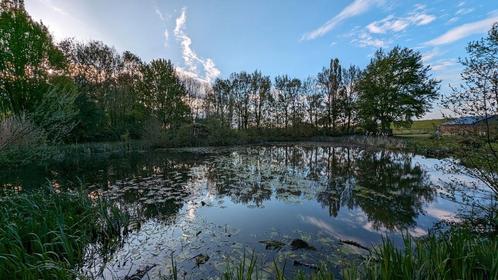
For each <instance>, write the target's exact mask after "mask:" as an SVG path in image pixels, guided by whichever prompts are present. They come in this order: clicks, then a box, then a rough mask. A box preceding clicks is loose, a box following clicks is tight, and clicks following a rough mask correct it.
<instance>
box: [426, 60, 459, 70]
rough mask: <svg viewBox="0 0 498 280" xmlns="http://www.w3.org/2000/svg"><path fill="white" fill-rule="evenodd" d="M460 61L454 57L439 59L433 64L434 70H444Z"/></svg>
mask: <svg viewBox="0 0 498 280" xmlns="http://www.w3.org/2000/svg"><path fill="white" fill-rule="evenodd" d="M457 63H458V61H457V60H456V59H454V58H450V59H442V60H439V61H437V62H436V63H435V64H433V65H432V67H431V68H432V70H433V71H434V72H443V71H445V70H448V69H449V68H451V67H453V66H455V65H457Z"/></svg>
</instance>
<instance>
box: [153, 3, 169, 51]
mask: <svg viewBox="0 0 498 280" xmlns="http://www.w3.org/2000/svg"><path fill="white" fill-rule="evenodd" d="M154 12H155V13H156V14H157V16H158V17H159V19H160V20H161V21H162V22H164V23H166V17H165V16H164V14H163V13H162V12H161V10H159V8H158V7H157V6H154ZM163 37H164V47H165V48H167V47H168V45H169V32H168V29H166V28H165V29H164V32H163Z"/></svg>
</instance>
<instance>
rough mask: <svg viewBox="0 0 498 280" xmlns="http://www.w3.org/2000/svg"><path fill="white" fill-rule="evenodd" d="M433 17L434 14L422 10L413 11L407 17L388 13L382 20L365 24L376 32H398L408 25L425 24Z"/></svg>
mask: <svg viewBox="0 0 498 280" xmlns="http://www.w3.org/2000/svg"><path fill="white" fill-rule="evenodd" d="M435 19H436V17H435V16H433V15H430V14H426V13H423V12H420V13H414V14H411V15H409V16H407V17H395V16H393V15H390V16H388V17H386V18H384V19H382V20H379V21H374V22H372V23H370V24H369V25H367V29H368V31H369V32H371V33H376V34H384V33H387V32H400V31H403V30H405V29H407V28H408V27H409V26H410V25H416V26H421V25H427V24H429V23H431V22H433V21H434V20H435Z"/></svg>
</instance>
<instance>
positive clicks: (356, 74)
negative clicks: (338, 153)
mask: <svg viewBox="0 0 498 280" xmlns="http://www.w3.org/2000/svg"><path fill="white" fill-rule="evenodd" d="M360 78H361V70H360V68H358V67H357V66H354V65H351V66H350V67H349V68H348V69H347V70H346V71H344V75H343V79H344V89H343V91H342V92H343V95H344V96H343V98H342V99H343V102H342V107H343V108H342V109H343V114H344V122H345V130H346V132H347V133H351V128H352V126H353V124H354V123H355V122H356V102H357V99H358V82H359V81H360Z"/></svg>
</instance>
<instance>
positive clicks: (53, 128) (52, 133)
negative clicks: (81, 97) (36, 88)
mask: <svg viewBox="0 0 498 280" xmlns="http://www.w3.org/2000/svg"><path fill="white" fill-rule="evenodd" d="M75 100H76V93H75V91H74V88H58V87H54V88H51V89H50V90H49V91H48V92H47V93H46V94H45V95H44V96H43V99H42V100H40V102H39V103H37V104H36V106H35V108H33V110H32V112H31V113H30V115H29V116H30V118H31V119H32V120H33V121H34V123H35V124H36V125H37V126H38V127H40V128H41V129H43V131H44V132H45V133H46V135H47V136H48V140H49V141H50V142H51V143H54V144H57V143H60V142H61V141H63V140H64V138H65V137H66V136H67V135H68V134H69V133H71V131H72V130H73V129H74V127H75V126H76V124H77V118H76V117H77V115H78V108H77V107H76V103H75Z"/></svg>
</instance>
